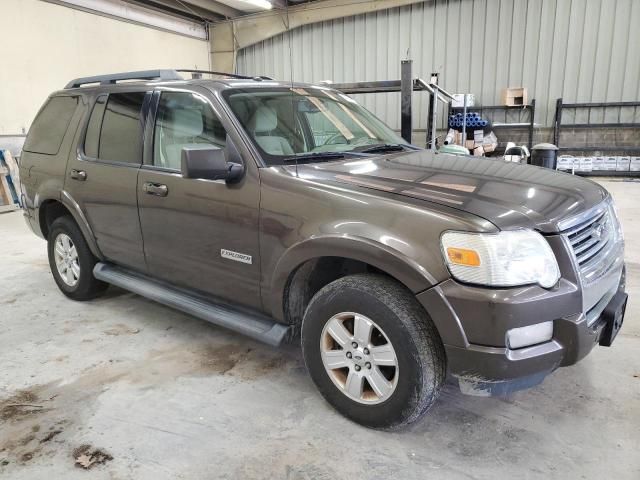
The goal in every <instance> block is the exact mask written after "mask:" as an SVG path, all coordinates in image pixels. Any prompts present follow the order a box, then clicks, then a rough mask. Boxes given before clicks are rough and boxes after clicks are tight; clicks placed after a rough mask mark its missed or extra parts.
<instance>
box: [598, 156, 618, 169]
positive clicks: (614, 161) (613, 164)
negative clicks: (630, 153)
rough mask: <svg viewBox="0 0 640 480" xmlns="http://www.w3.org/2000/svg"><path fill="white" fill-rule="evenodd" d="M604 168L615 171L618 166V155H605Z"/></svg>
mask: <svg viewBox="0 0 640 480" xmlns="http://www.w3.org/2000/svg"><path fill="white" fill-rule="evenodd" d="M602 166H603V168H602V170H605V171H608V172H615V171H616V169H617V168H618V157H604V162H603V164H602Z"/></svg>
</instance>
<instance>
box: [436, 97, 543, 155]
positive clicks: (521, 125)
mask: <svg viewBox="0 0 640 480" xmlns="http://www.w3.org/2000/svg"><path fill="white" fill-rule="evenodd" d="M463 109H464V107H452V106H451V104H449V111H448V112H447V118H448V117H449V115H451V113H452V112H459V111H462V110H463ZM519 110H520V112H519V114H520V115H522V113H523V112H528V120H527V121H524V122H517V123H509V122H508V115H509V114H510V113H515V112H518V111H519ZM483 111H489V112H499V111H502V112H504V122H496V120H495V115H491V118H489V120H490V121H491V124H492V125H491V128H492V129H501V128H518V129H525V128H526V129H527V130H528V134H529V140H528V141H527V147H528V148H529V151H531V148H532V147H533V129H534V128H535V118H536V100H535V98H534V99H533V100H531V103H529V104H526V105H514V106H507V105H483V106H478V107H467V112H477V113H478V114H479V115H480V116H482V113H483Z"/></svg>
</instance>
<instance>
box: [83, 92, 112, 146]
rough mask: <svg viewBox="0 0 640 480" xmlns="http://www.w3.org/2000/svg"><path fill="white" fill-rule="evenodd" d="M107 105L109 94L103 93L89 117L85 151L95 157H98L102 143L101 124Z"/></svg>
mask: <svg viewBox="0 0 640 480" xmlns="http://www.w3.org/2000/svg"><path fill="white" fill-rule="evenodd" d="M106 106H107V96H106V95H101V96H99V97H98V99H97V100H96V103H95V105H94V107H93V111H92V112H91V117H90V118H89V124H88V125H87V134H86V135H85V137H84V153H85V155H87V156H89V157H93V158H97V157H98V146H99V145H100V126H101V125H102V117H103V115H104V109H105V107H106Z"/></svg>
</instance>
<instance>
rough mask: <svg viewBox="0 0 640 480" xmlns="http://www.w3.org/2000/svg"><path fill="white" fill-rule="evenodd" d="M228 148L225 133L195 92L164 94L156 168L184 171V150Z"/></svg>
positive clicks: (156, 139)
mask: <svg viewBox="0 0 640 480" xmlns="http://www.w3.org/2000/svg"><path fill="white" fill-rule="evenodd" d="M225 144H226V132H225V129H224V127H223V126H222V123H221V122H220V120H219V119H218V117H217V116H216V114H215V113H214V111H213V108H212V107H211V104H210V103H209V102H208V101H207V100H206V99H205V98H204V97H202V96H200V95H198V94H196V93H191V92H162V95H161V96H160V104H159V106H158V113H157V115H156V125H155V131H154V138H153V164H154V165H155V166H158V167H163V168H169V169H173V170H180V163H181V156H182V149H183V148H184V147H188V146H190V145H213V146H216V147H220V148H224V146H225Z"/></svg>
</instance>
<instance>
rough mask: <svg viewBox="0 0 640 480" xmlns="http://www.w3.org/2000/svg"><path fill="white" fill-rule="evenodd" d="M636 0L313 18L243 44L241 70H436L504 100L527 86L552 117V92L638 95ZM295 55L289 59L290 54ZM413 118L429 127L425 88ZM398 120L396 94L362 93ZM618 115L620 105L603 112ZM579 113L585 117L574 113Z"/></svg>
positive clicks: (453, 3)
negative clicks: (403, 63) (405, 66)
mask: <svg viewBox="0 0 640 480" xmlns="http://www.w3.org/2000/svg"><path fill="white" fill-rule="evenodd" d="M639 24H640V0H448V1H446V0H431V1H426V2H422V3H416V4H414V5H410V6H406V7H401V8H395V9H390V10H385V11H380V12H377V13H370V14H365V15H358V16H355V17H349V18H343V19H337V20H333V21H329V22H323V23H317V24H312V25H307V26H304V27H301V28H298V29H295V30H292V31H290V32H286V33H284V34H281V35H279V36H276V37H274V38H271V39H268V40H265V41H263V42H261V43H258V44H256V45H253V46H251V47H247V48H245V49H243V50H241V51H240V52H239V55H238V71H239V72H240V73H248V74H264V75H270V76H274V77H276V78H279V79H286V80H290V79H293V80H297V81H305V82H318V81H321V80H333V81H335V82H355V81H365V80H389V79H399V78H400V60H402V59H405V58H407V56H408V57H409V58H411V59H413V60H414V72H415V76H421V77H423V78H425V79H427V78H428V77H429V74H430V73H431V72H440V78H441V84H442V85H443V86H444V87H445V88H446V89H448V90H450V91H454V92H461V91H464V90H467V91H470V92H472V93H474V94H475V95H476V98H477V99H478V100H479V101H480V102H482V103H484V104H485V105H488V104H496V103H498V102H500V99H501V92H502V89H503V88H505V87H509V86H512V87H515V86H525V87H527V88H528V90H529V98H536V100H537V103H538V114H537V123H540V124H542V125H546V126H550V125H551V123H552V121H553V114H554V112H555V101H556V98H558V97H563V98H564V99H565V101H567V102H573V101H576V102H600V101H624V100H637V99H638V98H640V55H639V54H638V47H639V46H640V29H638V28H637V25H639ZM290 59H292V62H291V63H290V61H289V60H290ZM415 95H416V99H417V100H418V102H417V103H416V105H417V109H416V111H415V112H414V127H415V128H425V126H426V123H427V119H426V113H425V112H426V108H427V104H428V100H427V97H426V95H423V94H420V93H416V94H415ZM358 98H359V100H360V101H361V102H362V103H363V104H364V105H365V106H366V107H367V108H369V109H370V110H372V111H373V112H374V113H376V114H377V115H379V116H380V117H382V118H383V119H385V120H386V121H387V122H388V123H389V124H390V125H392V126H393V127H394V128H399V126H400V112H399V109H400V106H399V94H384V95H374V96H359V97H358ZM602 115H604V118H607V119H617V115H618V112H617V111H613V110H612V111H607V112H605V113H603V114H602ZM578 120H579V119H578Z"/></svg>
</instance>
